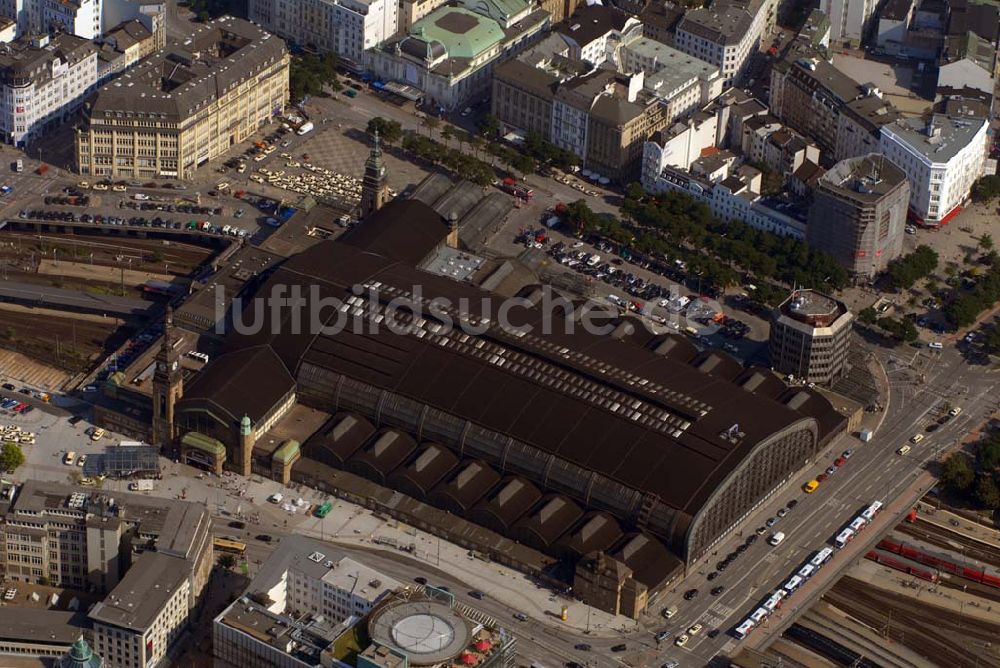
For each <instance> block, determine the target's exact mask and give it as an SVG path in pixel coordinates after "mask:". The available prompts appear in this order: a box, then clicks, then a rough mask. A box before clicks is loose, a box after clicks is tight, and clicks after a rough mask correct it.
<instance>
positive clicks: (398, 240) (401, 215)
mask: <svg viewBox="0 0 1000 668" xmlns="http://www.w3.org/2000/svg"><path fill="white" fill-rule="evenodd" d="M400 219H402V220H405V221H406V224H405V225H398V224H396V223H397V222H398V221H399V220H400ZM390 228H392V230H391V232H392V233H391V234H389V233H388V232H389V229H390ZM446 236H448V225H447V223H446V221H445V220H444V219H443V218H442V217H441V216H440V215H438V214H437V212H435V211H434V209H431V208H430V207H428V206H426V205H424V204H423V203H421V202H417V201H414V200H400V201H396V202H393V203H392V206H387V207H382V209H380V210H378V211H376V212H375V213H374V214H372V215H371V217H369V218H368V220H365V221H363V222H362V223H360V224H359V225H356V226H355V227H354V228H353V229H352V230H351V231H350V232H348V233H347V234H345V235H343V236H342V237H340V240H339V243H344V244H347V245H349V246H354V247H356V248H361V249H364V250H366V251H369V252H372V253H378V254H380V255H390V256H391V257H393V258H395V259H397V260H400V261H402V262H409V263H410V264H412V265H417V264H419V263H420V261H421V260H423V259H424V258H425V257H427V254H428V253H430V252H431V250H433V249H434V248H435V247H436V246H437V245H438V244H440V243H441V242H442V241H444V239H445V237H446Z"/></svg>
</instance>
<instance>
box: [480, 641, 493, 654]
mask: <svg viewBox="0 0 1000 668" xmlns="http://www.w3.org/2000/svg"><path fill="white" fill-rule="evenodd" d="M491 647H493V645H492V643H490V641H489V640H480V641H479V642H477V643H476V650H477V651H479V652H488V651H490V648H491Z"/></svg>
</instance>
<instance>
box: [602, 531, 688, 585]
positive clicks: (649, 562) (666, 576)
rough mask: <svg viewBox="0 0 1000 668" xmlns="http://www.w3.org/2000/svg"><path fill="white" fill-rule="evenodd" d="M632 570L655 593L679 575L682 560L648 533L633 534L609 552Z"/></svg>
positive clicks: (633, 574) (636, 577)
mask: <svg viewBox="0 0 1000 668" xmlns="http://www.w3.org/2000/svg"><path fill="white" fill-rule="evenodd" d="M609 554H610V555H611V556H612V557H614V558H615V559H618V560H619V561H621V562H622V563H624V564H625V565H626V566H628V567H629V568H631V569H632V576H633V577H634V578H635V579H636V580H638V581H639V582H641V583H642V584H644V585H646V587H647V588H649V589H650V591H655V590H657V589H659V588H660V586H661V585H662V584H663V583H665V582H667V581H668V580H670V579H672V578H674V577H676V576H677V575H679V572H680V569H681V567H682V565H683V564H682V563H681V560H680V559H678V558H677V557H676V556H675V555H674V554H673V553H671V552H670V551H669V550H667V548H666V547H664V546H663V543H661V542H660V541H658V540H656V539H655V538H653V537H652V536H650V535H649V534H647V533H632V534H629V535H628V536H626V537H625V538H623V539H622V541H621V542H620V543H619V544H618V545H617V546H616V547H615V548H614V549H613V550H611V551H610V552H609Z"/></svg>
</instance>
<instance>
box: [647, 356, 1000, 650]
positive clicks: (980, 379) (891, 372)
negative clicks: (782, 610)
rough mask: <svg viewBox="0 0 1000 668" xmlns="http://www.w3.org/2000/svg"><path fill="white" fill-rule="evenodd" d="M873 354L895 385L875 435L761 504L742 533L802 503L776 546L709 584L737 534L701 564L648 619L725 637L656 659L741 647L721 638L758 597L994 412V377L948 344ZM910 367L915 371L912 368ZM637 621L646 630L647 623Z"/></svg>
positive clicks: (753, 551) (838, 446)
mask: <svg viewBox="0 0 1000 668" xmlns="http://www.w3.org/2000/svg"><path fill="white" fill-rule="evenodd" d="M876 354H877V355H878V356H879V357H880V359H881V360H882V361H883V362H884V363H885V365H886V367H887V370H888V377H889V380H890V387H891V388H892V391H891V395H890V403H889V406H888V409H887V412H886V416H885V420H884V422H883V424H882V426H881V428H880V429H879V431H878V432H877V434H876V438H875V439H874V440H873V441H872V442H871V443H868V444H863V445H862V444H860V443H859V442H858V441H857V440H856V439H853V438H851V437H849V436H845V437H842V438H841V439H838V442H837V443H835V444H834V446H833V447H831V448H830V449H829V451H828V453H827V454H826V455H825V456H823V457H821V458H819V459H817V461H816V462H815V463H813V464H811V465H810V466H808V467H806V469H805V470H804V472H803V473H802V474H801V475H799V476H798V477H796V478H795V479H793V480H792V481H790V482H789V483H788V485H787V486H786V487H785V490H783V493H781V494H778V495H776V496H775V497H774V499H773V500H772V501H771V502H770V503H767V504H764V505H763V507H762V508H761V510H760V511H759V512H758V513H756V515H755V516H754V517H752V518H751V521H749V522H747V523H746V524H745V526H746V527H747V529H744V530H743V534H744V536H745V535H749V532H750V531H752V530H753V528H755V527H756V526H758V525H760V524H762V523H763V520H764V519H766V518H767V517H769V516H772V515H774V513H775V511H776V510H777V509H778V508H779V507H780V506H782V505H784V504H785V503H786V502H787V501H788V500H789V499H791V498H797V499H798V500H799V504H798V505H797V506H796V507H795V508H794V509H793V510H792V511H791V512H790V513H789V514H788V516H786V517H785V518H784V519H781V520H780V521H779V522H778V524H777V525H775V527H774V530H781V531H783V532H784V533H785V534H786V536H787V538H786V540H785V542H784V543H783V544H782V545H780V546H779V547H777V548H771V547H769V546H768V545H766V543H765V541H763V540H759V541H757V543H756V544H755V545H754V546H752V547H751V548H750V549H749V550H747V551H746V553H744V554H743V555H742V556H741V557H740V558H739V559H737V561H736V562H735V563H734V564H733V565H732V566H730V567H729V569H727V570H726V571H725V572H723V573H721V574H720V576H719V577H717V578H716V579H715V580H713V581H712V582H708V581H707V580H706V576H707V574H708V573H709V572H710V571H711V570H713V569H714V562H715V561H716V560H721V559H722V558H723V557H724V556H725V555H726V554H727V553H728V552H730V551H731V550H733V549H735V547H736V546H737V545H738V544H739V543H741V542H742V541H743V537H742V536H739V534H737V536H735V537H734V538H731V539H730V540H727V541H726V542H725V543H723V544H722V545H721V546H720V547H719V548H718V555H716V556H715V557H712V558H711V560H710V561H709V563H707V564H706V563H704V562H702V563H701V564H699V566H698V567H697V570H694V572H693V573H692V574H691V575H690V576H689V577H688V578H687V579H686V580H685V582H684V583H683V584H682V585H680V586H678V587H677V591H676V592H675V593H673V594H671V595H670V596H667V597H666V598H665V599H664V600H662V601H659V602H658V609H657V610H656V611H654V612H658V611H659V609H661V608H662V607H664V606H669V605H677V606H678V607H679V609H680V612H679V613H678V615H677V616H676V617H675V618H674V619H672V620H670V622H669V624H663V623H662V621H663V620H662V619H661V620H660V624H659V625H660V626H661V627H667V628H669V630H671V631H672V632H674V633H675V634H676V633H681V632H683V630H684V629H686V628H688V627H689V626H691V625H692V624H694V623H695V622H701V623H703V624H704V625H705V626H706V630H707V629H711V628H718V629H720V630H721V631H722V633H720V635H719V636H718V637H717V638H715V639H714V640H713V639H709V638H707V637H706V636H705V635H700V636H698V637H696V638H694V639H692V641H691V642H690V643H689V644H688V646H687V647H686V648H684V649H680V648H675V647H673V646H671V647H670V648H669V649H667V650H666V651H665V652H664V653H663V655H662V659H663V660H666V659H667V658H674V659H679V660H681V662H682V665H704V664H707V663H708V662H709V661H710V660H711V659H712V657H714V656H715V655H716V654H718V653H719V652H722V651H730V650H735V649H737V648H738V643H737V642H736V641H735V640H734V639H733V638H732V637H730V636H728V635H727V632H728V631H729V630H730V629H731V628H732V627H733V626H734V625H735V624H737V623H739V622H740V621H742V620H743V619H745V618H746V617H747V616H748V615H749V613H750V612H752V611H753V609H755V608H756V607H757V606H758V605H759V603H760V601H761V600H762V599H763V598H766V596H767V595H768V594H769V593H770V592H772V591H774V590H775V589H776V588H777V587H778V586H780V585H781V584H783V583H784V582H785V581H787V579H788V578H789V577H790V576H791V575H792V574H793V572H794V571H796V570H797V569H798V568H799V566H800V565H801V564H802V563H803V562H804V561H806V560H807V559H808V558H809V557H810V556H811V555H812V554H813V553H814V552H815V551H816V550H818V549H820V548H822V547H823V546H825V545H829V544H830V542H829V541H830V540H831V539H832V537H833V536H834V535H835V534H836V533H837V532H838V531H839V530H840V529H841V528H842V527H843V526H844V525H845V524H846V523H847V522H849V521H850V519H852V518H853V517H854V516H856V515H857V513H858V511H859V510H860V509H861V508H862V507H863V506H865V505H866V504H868V503H871V502H872V501H873V500H876V499H879V500H882V501H883V502H886V503H887V502H888V501H890V500H892V499H894V498H895V497H896V496H897V495H898V494H899V493H901V492H902V491H903V490H904V489H905V488H906V487H907V486H908V485H909V484H911V483H912V482H913V480H914V478H915V476H916V475H917V474H919V473H920V472H921V471H923V470H924V469H925V468H926V463H927V462H928V461H931V460H933V459H935V458H936V457H937V456H938V454H939V453H940V452H941V450H942V449H944V448H948V447H950V446H952V445H953V444H954V443H955V442H956V441H957V440H958V439H960V438H962V437H963V436H964V435H965V434H967V433H968V432H969V431H970V429H971V428H972V427H974V426H976V425H978V424H980V423H981V422H983V421H984V420H985V419H986V418H987V417H988V416H989V415H990V414H991V413H993V412H994V411H995V410H996V409H997V406H998V402H997V400H996V398H994V396H993V395H992V391H993V388H994V387H995V385H996V381H995V379H994V377H993V376H992V375H991V374H990V373H988V372H984V371H982V367H971V366H969V365H967V364H966V363H965V362H964V361H963V360H962V359H961V356H960V355H959V353H958V352H957V350H956V349H955V348H954V346H953V345H949V346H947V347H946V348H945V350H944V351H943V352H941V353H936V354H934V353H931V352H930V351H928V350H927V349H921V350H916V349H914V348H902V349H900V350H899V351H878V352H877V353H876ZM890 360H896V361H895V362H892V361H890ZM914 367H918V368H919V369H920V371H919V372H914V371H912V369H913V368H914ZM921 374H923V375H921ZM946 401H947V402H950V403H951V404H952V405H958V406H961V407H962V408H963V411H962V414H961V415H959V416H958V417H957V418H955V419H953V420H951V421H950V422H948V423H947V424H946V425H944V426H942V427H940V428H939V429H938V430H937V431H935V432H934V433H933V434H925V438H924V440H923V441H922V442H921V443H920V444H919V445H915V446H913V447H912V450H911V452H910V453H909V454H907V455H906V456H899V455H897V454H895V451H896V449H897V448H898V447H899V446H900V445H902V444H904V443H906V442H908V439H909V438H910V437H911V436H913V435H914V434H916V433H924V427H925V425H926V424H928V423H929V422H931V421H933V420H934V419H936V418H937V417H939V415H940V414H941V411H942V405H943V402H946ZM847 447H852V448H854V450H855V454H854V456H853V457H852V458H851V459H850V460H848V462H847V464H846V465H845V466H844V467H843V468H842V469H841V470H840V471H838V472H837V473H836V474H834V475H833V476H831V477H830V478H829V479H828V480H827V481H826V482H824V483H823V484H822V485H821V487H820V489H819V490H818V491H817V492H815V493H814V494H811V495H807V494H804V493H803V492H801V491H800V489H799V488H800V486H801V485H802V484H803V483H804V482H805V481H807V480H809V479H811V478H813V477H815V475H817V474H818V473H820V472H821V471H822V470H823V469H825V468H826V467H827V466H829V464H830V463H831V461H832V459H833V458H835V457H836V456H837V455H838V454H839V453H840V451H841V450H842V449H845V448H847ZM719 585H722V586H724V587H726V592H725V593H723V594H722V595H720V596H718V597H712V596H710V595H709V590H710V589H711V588H713V587H716V586H719ZM691 588H698V589H699V590H700V595H699V597H698V598H697V599H695V600H694V601H691V602H687V601H684V600H683V599H682V596H681V594H682V592H684V591H686V590H688V589H691ZM786 611H787V606H786ZM786 614H787V612H786ZM644 621H645V622H646V623H647V625H652V624H651V621H652V620H650V619H646V620H644ZM703 633H704V632H703Z"/></svg>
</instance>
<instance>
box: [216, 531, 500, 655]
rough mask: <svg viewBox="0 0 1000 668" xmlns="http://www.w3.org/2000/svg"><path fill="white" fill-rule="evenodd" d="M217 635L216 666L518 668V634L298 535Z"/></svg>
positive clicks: (273, 558)
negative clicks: (424, 634)
mask: <svg viewBox="0 0 1000 668" xmlns="http://www.w3.org/2000/svg"><path fill="white" fill-rule="evenodd" d="M472 619H475V620H476V621H475V622H473V623H470V620H472ZM414 623H418V624H419V623H423V624H429V625H431V626H433V628H435V629H446V633H440V634H437V633H435V634H434V637H433V638H432V639H431V640H430V641H428V640H427V639H426V638H417V637H416V636H415V635H413V632H412V629H413V628H415V627H414V626H412V624H414ZM421 628H430V626H425V627H421ZM212 631H213V633H212V636H213V637H212V640H213V642H212V651H213V654H214V655H215V657H216V659H217V660H219V661H220V662H224V663H225V665H232V666H249V667H251V668H256V667H257V666H268V667H269V668H270V667H272V666H273V667H276V668H312V667H316V668H319V666H323V667H324V668H351V667H352V666H355V665H357V666H366V667H368V668H376V667H378V668H400V667H401V666H405V665H424V666H430V665H434V666H446V665H459V664H464V665H471V664H470V663H469V661H468V659H464V660H462V659H461V657H462V656H469V657H472V656H473V653H475V659H476V661H475V665H477V666H482V667H483V668H513V666H514V660H515V655H516V651H515V648H516V641H515V639H514V637H513V636H512V635H510V634H509V633H508V632H507V631H506V630H504V629H502V628H499V627H498V626H497V624H496V622H495V621H493V620H491V619H490V618H488V617H486V616H484V615H483V614H482V613H480V612H478V611H475V610H472V609H470V608H468V607H466V606H464V605H461V604H456V603H455V601H454V598H453V597H452V595H451V594H450V593H448V592H446V591H444V590H438V589H433V588H427V590H424V589H423V588H422V587H417V588H416V589H413V588H411V587H409V586H403V585H402V584H401V583H399V582H397V581H396V580H394V579H392V578H391V577H389V576H387V575H385V574H383V573H380V572H379V571H376V570H373V569H371V568H368V567H367V566H364V565H362V564H360V563H358V562H356V561H354V560H352V559H350V558H348V557H345V556H343V555H340V554H335V553H331V552H330V550H329V546H328V545H323V544H320V543H318V542H315V541H312V540H309V539H306V538H303V537H301V536H294V535H293V536H288V537H287V538H285V539H284V540H283V541H282V543H281V546H280V547H279V548H278V549H277V550H276V551H275V552H273V553H272V554H271V555H270V556H269V557H268V559H267V560H266V561H265V562H264V563H263V564H262V565H261V567H260V570H259V571H258V573H257V575H256V576H255V577H254V579H253V581H252V582H251V583H250V586H249V587H248V589H247V591H246V593H245V594H244V595H243V596H241V597H240V598H239V599H237V600H236V601H234V602H233V603H232V604H231V605H229V606H228V607H227V608H226V609H225V610H223V611H222V613H220V614H219V615H218V616H217V617H216V618H215V620H214V623H213V626H212ZM350 637H354V638H356V639H357V640H355V641H354V643H353V644H351V645H350V646H354V647H356V649H353V650H351V652H350V655H349V654H348V652H345V649H344V648H345V647H348V646H349V645H348V643H346V642H345V640H346V639H347V638H350ZM484 640H485V641H486V642H483V641H484ZM353 655H357V656H356V657H355V656H353ZM410 661H412V663H409V662H410Z"/></svg>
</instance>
